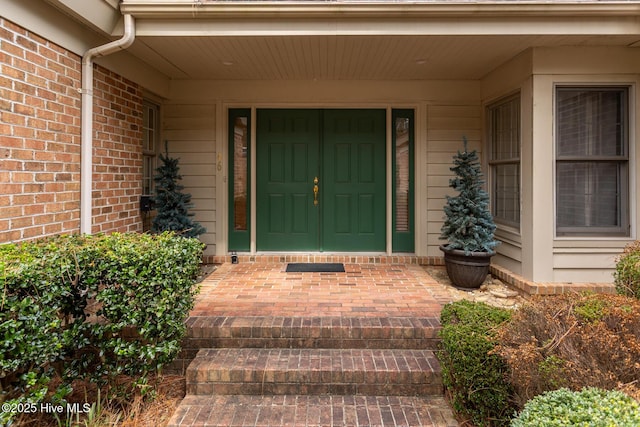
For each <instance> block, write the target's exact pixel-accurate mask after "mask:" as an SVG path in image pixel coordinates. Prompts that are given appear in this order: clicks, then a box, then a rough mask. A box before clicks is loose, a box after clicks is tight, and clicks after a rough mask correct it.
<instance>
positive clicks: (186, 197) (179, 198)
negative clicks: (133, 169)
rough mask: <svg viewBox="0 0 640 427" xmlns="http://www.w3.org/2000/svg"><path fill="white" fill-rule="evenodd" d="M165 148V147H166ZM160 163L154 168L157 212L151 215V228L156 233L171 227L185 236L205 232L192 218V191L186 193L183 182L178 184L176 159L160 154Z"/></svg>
mask: <svg viewBox="0 0 640 427" xmlns="http://www.w3.org/2000/svg"><path fill="white" fill-rule="evenodd" d="M165 149H166V147H165ZM160 161H161V162H162V164H161V165H160V166H159V167H158V168H157V169H156V171H157V172H158V173H157V175H156V176H155V177H154V178H153V180H154V182H155V184H156V186H155V193H156V194H155V197H154V199H153V201H154V206H155V208H156V216H155V217H154V218H153V221H152V224H151V230H152V231H154V232H156V233H161V232H163V231H174V232H176V233H179V234H180V235H182V236H184V237H198V236H200V235H201V234H204V233H206V232H207V229H206V228H204V227H203V226H202V225H201V224H200V223H198V222H196V221H194V220H193V213H191V212H190V210H191V209H192V208H193V203H191V194H189V193H185V192H184V191H183V190H184V186H183V185H181V184H180V180H182V176H181V175H180V166H179V165H178V163H179V159H176V158H173V157H169V153H168V152H167V155H166V156H163V155H162V154H160Z"/></svg>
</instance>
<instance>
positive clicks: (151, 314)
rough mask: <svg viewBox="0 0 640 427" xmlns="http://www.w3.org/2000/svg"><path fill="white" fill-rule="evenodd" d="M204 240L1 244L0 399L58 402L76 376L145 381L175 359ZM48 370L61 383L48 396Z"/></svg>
mask: <svg viewBox="0 0 640 427" xmlns="http://www.w3.org/2000/svg"><path fill="white" fill-rule="evenodd" d="M203 247H204V245H203V244H202V243H201V242H199V241H198V240H196V239H187V238H183V237H179V236H176V235H174V234H172V233H163V234H159V235H148V234H117V233H114V234H111V235H96V236H59V237H55V238H50V239H45V240H41V241H36V242H29V243H23V244H20V245H14V244H8V245H3V246H0V283H1V285H2V296H1V299H0V337H2V339H1V340H0V385H1V386H2V389H1V390H0V402H1V403H7V404H9V405H17V404H19V403H23V404H24V403H27V404H28V403H37V402H40V401H42V400H43V399H45V398H46V399H48V400H52V401H59V400H60V399H63V398H64V396H65V395H66V394H67V393H68V392H69V391H70V389H71V388H70V383H71V381H73V380H75V379H89V380H91V381H94V382H96V383H102V384H103V383H106V382H109V381H110V380H112V379H114V378H115V377H116V376H117V375H121V374H125V375H130V376H134V377H138V378H140V379H141V382H143V381H144V377H145V375H146V374H147V373H148V372H153V371H156V370H157V369H158V368H160V367H161V366H163V365H165V364H166V363H168V362H170V361H171V360H173V358H174V357H175V356H176V355H177V353H178V351H179V350H180V342H181V339H182V337H183V336H184V334H185V325H184V320H185V319H186V317H187V315H188V313H189V310H190V309H191V308H192V306H193V301H194V297H195V292H196V289H195V287H194V283H195V278H196V277H197V274H198V272H199V265H200V262H201V261H200V260H201V255H202V251H203ZM54 376H58V377H60V378H61V379H62V384H61V385H60V386H59V387H57V389H56V393H55V394H53V395H49V396H47V390H48V388H49V382H50V380H51V379H52V378H53V377H54ZM15 415H17V414H16V413H15V412H4V411H3V412H2V413H1V414H0V424H5V423H7V422H8V421H9V420H10V419H11V418H12V417H13V416H15Z"/></svg>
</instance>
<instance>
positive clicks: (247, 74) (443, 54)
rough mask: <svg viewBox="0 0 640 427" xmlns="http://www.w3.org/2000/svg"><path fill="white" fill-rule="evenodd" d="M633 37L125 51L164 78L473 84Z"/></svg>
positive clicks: (335, 40)
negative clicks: (559, 49) (552, 56)
mask: <svg viewBox="0 0 640 427" xmlns="http://www.w3.org/2000/svg"><path fill="white" fill-rule="evenodd" d="M638 39H640V37H639V36H636V35H608V36H607V35H600V36H593V35H588V36H579V35H484V36H483V35H474V36H471V35H454V36H446V35H375V34H373V35H287V36H284V35H281V36H264V35H259V36H248V35H240V36H204V35H203V36H138V37H137V38H136V42H135V44H134V46H133V47H132V48H131V50H132V52H133V53H134V54H135V55H136V56H138V57H140V58H141V59H143V60H144V61H146V62H148V63H149V64H150V65H151V66H153V67H154V68H156V69H158V70H159V71H161V72H162V73H164V74H166V75H167V76H168V77H169V78H171V79H203V80H209V79H213V80H289V79H292V80H314V79H317V80H434V79H435V80H438V79H447V80H448V79H479V78H482V77H483V76H484V75H486V74H487V73H488V72H490V71H491V70H492V69H494V68H496V67H497V66H499V65H500V64H502V63H504V62H506V61H507V60H509V59H510V58H512V57H514V56H516V55H517V54H519V53H520V52H522V51H524V50H526V49H527V48H530V47H535V46H552V47H553V46H628V45H630V44H632V43H634V42H636V41H637V40H638Z"/></svg>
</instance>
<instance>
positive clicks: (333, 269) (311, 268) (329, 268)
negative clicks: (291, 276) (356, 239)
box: [286, 262, 344, 273]
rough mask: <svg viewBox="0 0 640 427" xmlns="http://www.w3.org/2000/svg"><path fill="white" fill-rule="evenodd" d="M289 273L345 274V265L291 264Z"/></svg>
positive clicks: (326, 263) (288, 266)
mask: <svg viewBox="0 0 640 427" xmlns="http://www.w3.org/2000/svg"><path fill="white" fill-rule="evenodd" d="M286 272H287V273H344V264H342V263H338V262H324V263H315V262H290V263H289V264H287V270H286Z"/></svg>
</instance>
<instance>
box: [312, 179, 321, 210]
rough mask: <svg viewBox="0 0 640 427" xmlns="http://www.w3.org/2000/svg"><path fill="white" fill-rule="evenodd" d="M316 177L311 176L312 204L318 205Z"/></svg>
mask: <svg viewBox="0 0 640 427" xmlns="http://www.w3.org/2000/svg"><path fill="white" fill-rule="evenodd" d="M318 191H320V189H319V188H318V177H317V176H316V177H315V178H313V205H314V206H318Z"/></svg>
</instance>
